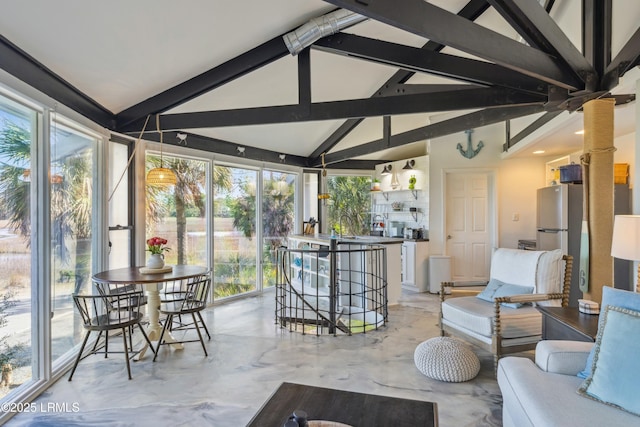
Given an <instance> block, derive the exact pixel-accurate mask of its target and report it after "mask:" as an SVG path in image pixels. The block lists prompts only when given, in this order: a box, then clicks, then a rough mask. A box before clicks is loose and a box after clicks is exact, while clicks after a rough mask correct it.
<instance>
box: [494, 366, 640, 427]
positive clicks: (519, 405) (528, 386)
mask: <svg viewBox="0 0 640 427" xmlns="http://www.w3.org/2000/svg"><path fill="white" fill-rule="evenodd" d="M497 376H498V385H499V386H500V391H501V392H502V401H503V419H504V427H510V426H514V427H523V426H536V427H566V426H612V427H613V426H631V425H638V421H639V419H638V417H636V416H635V415H632V414H629V413H628V412H624V411H621V410H619V409H616V408H614V407H612V406H608V405H605V404H602V403H599V402H596V401H594V400H592V399H588V398H586V397H583V396H581V395H579V394H578V393H576V390H577V389H578V387H579V386H580V383H581V382H582V380H581V379H580V378H578V377H576V376H574V375H562V374H553V373H549V372H544V371H542V370H541V369H538V367H537V366H536V365H535V364H534V363H533V361H531V360H530V359H527V358H524V357H503V358H502V359H500V361H499V364H498V373H497Z"/></svg>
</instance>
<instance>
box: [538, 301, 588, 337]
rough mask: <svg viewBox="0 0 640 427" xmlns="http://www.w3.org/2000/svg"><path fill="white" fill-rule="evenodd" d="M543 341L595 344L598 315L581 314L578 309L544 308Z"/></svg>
mask: <svg viewBox="0 0 640 427" xmlns="http://www.w3.org/2000/svg"><path fill="white" fill-rule="evenodd" d="M538 310H539V311H540V312H541V313H542V339H544V340H570V341H588V342H595V340H596V335H597V334H598V318H599V316H598V315H597V314H584V313H581V312H580V311H579V310H578V309H577V308H576V307H542V306H538Z"/></svg>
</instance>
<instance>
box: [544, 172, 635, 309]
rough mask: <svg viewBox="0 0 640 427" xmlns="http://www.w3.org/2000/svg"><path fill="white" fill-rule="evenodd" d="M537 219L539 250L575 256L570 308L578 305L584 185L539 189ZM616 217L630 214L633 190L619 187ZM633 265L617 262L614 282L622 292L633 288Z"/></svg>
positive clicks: (616, 191)
mask: <svg viewBox="0 0 640 427" xmlns="http://www.w3.org/2000/svg"><path fill="white" fill-rule="evenodd" d="M537 199H538V200H537V220H536V229H537V236H536V249H538V250H552V249H562V253H564V254H568V255H572V256H573V262H574V264H573V267H574V268H573V273H572V275H571V293H570V294H569V305H570V306H572V307H577V306H578V299H579V298H582V292H581V291H580V289H579V286H578V276H579V271H578V270H579V269H578V268H577V266H578V264H577V263H578V260H579V259H580V233H581V227H582V185H581V184H560V185H554V186H551V187H544V188H540V189H539V190H538V197H537ZM614 200H615V202H614V203H615V207H614V212H615V213H616V214H625V213H630V211H631V206H630V197H629V187H628V186H627V185H615V193H614ZM630 265H631V264H630V262H629V261H625V260H617V259H616V260H615V262H614V277H615V279H614V282H615V287H616V288H619V289H630V288H629V287H630V286H631V283H632V282H631V268H630Z"/></svg>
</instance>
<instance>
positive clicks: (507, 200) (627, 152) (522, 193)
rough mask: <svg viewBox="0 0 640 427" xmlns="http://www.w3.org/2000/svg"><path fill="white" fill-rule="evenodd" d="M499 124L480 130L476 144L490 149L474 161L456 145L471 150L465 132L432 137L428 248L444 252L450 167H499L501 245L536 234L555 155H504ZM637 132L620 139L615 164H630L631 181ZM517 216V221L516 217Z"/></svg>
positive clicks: (476, 136)
mask: <svg viewBox="0 0 640 427" xmlns="http://www.w3.org/2000/svg"><path fill="white" fill-rule="evenodd" d="M501 132H503V131H502V127H501V126H499V125H494V126H486V127H484V128H479V129H476V131H475V132H474V133H473V139H472V141H473V147H476V146H477V143H478V141H480V140H482V141H483V142H484V145H485V147H484V148H483V149H482V151H481V152H480V153H479V154H478V155H477V156H476V157H474V158H473V159H467V158H465V157H463V156H462V155H461V154H460V153H459V152H458V150H457V149H456V145H457V143H458V142H461V143H462V144H463V147H465V148H466V138H467V136H466V134H464V133H459V134H456V135H449V136H447V137H443V138H438V139H433V140H431V142H430V147H429V154H430V155H429V165H430V167H429V181H430V182H429V187H430V194H429V195H430V203H429V205H430V209H429V229H430V230H429V237H430V244H429V251H430V253H431V254H442V253H444V246H445V245H444V229H443V227H444V219H443V214H444V208H443V206H444V202H445V199H444V194H443V188H444V182H443V179H444V176H445V171H447V170H457V171H459V170H468V171H469V172H473V171H480V170H484V171H486V170H492V171H495V176H496V187H497V188H496V190H497V191H496V192H497V222H496V223H497V230H496V231H497V242H496V243H497V246H500V247H509V248H516V247H517V245H518V240H520V239H535V237H536V190H537V189H538V188H540V187H543V186H544V185H545V163H546V162H548V161H551V160H554V159H555V157H533V156H532V157H527V158H524V157H523V158H507V159H502V158H501V157H502V144H503V142H504V135H503V134H501ZM635 140H636V135H635V133H631V134H628V135H624V136H621V137H618V138H616V139H615V141H614V144H615V146H616V148H617V151H616V152H615V155H614V161H615V162H616V163H629V165H630V177H629V178H630V180H629V182H630V183H633V179H634V169H635V153H636V149H635ZM514 214H517V215H518V217H519V219H518V221H514V220H513V216H514Z"/></svg>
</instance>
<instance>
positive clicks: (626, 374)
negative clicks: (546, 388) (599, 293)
mask: <svg viewBox="0 0 640 427" xmlns="http://www.w3.org/2000/svg"><path fill="white" fill-rule="evenodd" d="M601 317H602V318H603V321H602V324H601V325H600V326H601V328H600V330H599V331H598V337H597V339H596V344H595V345H594V349H595V350H594V355H593V366H592V370H591V375H590V376H589V378H587V379H586V380H585V381H584V382H583V383H582V385H581V386H580V388H578V393H579V394H581V395H583V396H586V397H589V398H591V399H594V400H597V401H599V402H602V403H605V404H607V405H610V406H614V407H616V408H619V409H622V410H624V411H627V412H630V413H632V414H634V415H640V399H638V393H640V382H639V381H638V378H640V364H639V363H638V361H637V358H636V357H634V356H637V355H638V354H640V312H638V311H633V310H629V309H626V308H620V307H614V306H611V305H609V306H607V307H606V309H605V311H604V313H602V314H601Z"/></svg>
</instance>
